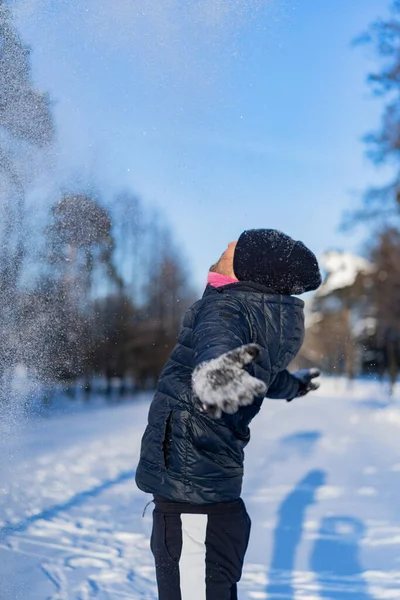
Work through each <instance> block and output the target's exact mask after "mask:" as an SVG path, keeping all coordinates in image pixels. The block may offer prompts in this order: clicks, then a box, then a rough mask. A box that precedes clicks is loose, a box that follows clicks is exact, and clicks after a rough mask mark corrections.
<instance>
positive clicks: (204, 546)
mask: <svg viewBox="0 0 400 600" xmlns="http://www.w3.org/2000/svg"><path fill="white" fill-rule="evenodd" d="M320 283H321V275H320V271H319V267H318V262H317V259H316V257H315V256H314V254H313V253H312V252H311V250H309V249H308V248H307V247H306V246H305V245H304V244H303V243H302V242H299V241H295V240H293V239H292V238H291V237H289V236H287V235H285V234H284V233H282V232H280V231H276V230H272V229H252V230H247V231H244V232H243V233H242V234H241V236H240V237H239V239H238V241H237V242H231V243H230V244H229V245H228V248H227V249H226V250H225V252H224V253H223V254H222V256H221V258H220V259H219V261H218V262H217V263H216V264H214V265H213V266H212V267H211V269H210V273H209V276H208V285H207V287H206V290H205V292H204V295H203V297H202V298H201V299H200V300H198V301H197V302H196V303H195V304H194V305H193V306H191V307H190V308H189V310H188V311H187V313H186V315H185V317H184V321H183V326H182V330H181V332H180V334H179V337H178V342H177V345H176V346H175V348H174V350H173V351H172V354H171V356H170V358H169V360H168V361H167V363H166V365H165V367H164V369H163V371H162V373H161V375H160V379H159V382H158V386H157V391H156V394H155V397H154V399H153V401H152V403H151V405H150V409H149V416H148V425H147V427H146V430H145V432H144V435H143V438H142V445H141V453H140V460H139V464H138V467H137V471H136V483H137V485H138V487H139V488H140V489H141V490H143V491H144V492H147V493H151V494H153V497H154V504H155V508H154V511H153V529H152V534H151V540H150V546H151V550H152V553H153V555H154V558H155V565H156V578H157V586H158V593H159V599H160V600H235V599H237V583H238V582H239V580H240V577H241V572H242V566H243V561H244V556H245V553H246V549H247V544H248V540H249V534H250V518H249V516H248V514H247V511H246V508H245V505H244V503H243V501H242V499H241V497H240V496H241V487H242V478H243V462H244V448H245V446H246V444H247V443H248V441H249V439H250V430H249V424H250V422H251V420H252V419H253V418H254V417H255V416H256V415H257V413H258V412H259V410H260V408H261V405H262V403H263V400H264V398H265V397H268V398H276V399H284V400H287V401H291V400H293V399H294V398H296V397H298V396H303V395H305V394H306V393H308V392H309V391H311V390H314V389H316V388H317V387H318V384H317V383H316V382H315V381H314V379H315V377H317V376H318V375H319V371H318V370H317V369H309V370H303V371H300V372H297V373H294V374H291V373H289V371H288V370H287V366H288V365H289V364H290V363H291V361H292V360H293V359H294V357H295V356H296V354H297V353H298V351H299V349H300V347H301V345H302V343H303V338H304V324H303V322H304V315H303V308H304V302H303V301H302V300H301V299H300V298H296V297H295V295H300V294H302V293H304V292H307V291H311V290H315V289H316V288H317V287H318V286H319V285H320Z"/></svg>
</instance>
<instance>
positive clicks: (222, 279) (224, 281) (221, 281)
mask: <svg viewBox="0 0 400 600" xmlns="http://www.w3.org/2000/svg"><path fill="white" fill-rule="evenodd" d="M237 281H238V280H237V279H233V277H227V276H226V275H220V274H219V273H212V272H211V271H210V272H209V273H208V278H207V283H208V285H212V287H222V286H223V285H228V283H237Z"/></svg>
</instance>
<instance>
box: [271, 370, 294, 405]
mask: <svg viewBox="0 0 400 600" xmlns="http://www.w3.org/2000/svg"><path fill="white" fill-rule="evenodd" d="M298 391H299V382H298V380H297V379H296V377H293V375H291V373H289V371H287V370H286V369H285V370H284V371H280V372H279V373H278V375H277V376H276V377H275V379H274V380H273V382H272V383H271V385H270V386H269V388H268V392H267V398H275V399H277V400H281V399H282V400H293V398H295V396H297V392H298Z"/></svg>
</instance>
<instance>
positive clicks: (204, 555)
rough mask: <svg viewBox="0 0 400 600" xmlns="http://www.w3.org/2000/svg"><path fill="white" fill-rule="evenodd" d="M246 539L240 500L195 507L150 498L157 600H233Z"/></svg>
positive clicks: (247, 527)
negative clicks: (152, 501)
mask: <svg viewBox="0 0 400 600" xmlns="http://www.w3.org/2000/svg"><path fill="white" fill-rule="evenodd" d="M249 535H250V517H249V516H248V514H247V512H246V508H245V505H244V503H243V501H242V500H236V501H234V502H221V503H218V504H213V505H205V506H195V505H190V504H184V503H178V502H168V501H163V500H160V499H156V500H155V509H154V512H153V531H152V535H151V550H152V552H153V554H154V558H155V563H156V576H157V585H158V594H159V596H158V597H159V600H237V589H236V584H237V582H238V581H239V580H240V577H241V575H242V567H243V561H244V555H245V553H246V550H247V544H248V541H249Z"/></svg>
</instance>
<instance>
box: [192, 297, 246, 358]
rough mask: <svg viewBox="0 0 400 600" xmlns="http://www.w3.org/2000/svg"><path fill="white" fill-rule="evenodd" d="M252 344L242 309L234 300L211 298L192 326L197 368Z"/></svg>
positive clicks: (230, 298) (205, 303) (231, 298)
mask: <svg viewBox="0 0 400 600" xmlns="http://www.w3.org/2000/svg"><path fill="white" fill-rule="evenodd" d="M250 342H251V339H250V327H249V324H248V321H247V318H246V315H245V314H244V311H243V307H242V305H241V304H240V302H238V301H237V300H236V299H235V298H233V297H229V299H228V298H227V297H226V296H225V297H224V298H219V297H215V296H211V297H210V298H209V299H208V300H207V301H206V302H204V304H203V306H202V307H201V308H200V309H199V311H198V313H197V315H196V318H195V320H194V324H193V351H194V361H195V362H194V365H193V366H194V367H197V365H199V364H200V363H202V362H204V361H206V360H211V359H213V358H218V357H219V356H221V355H222V354H225V352H230V351H231V350H234V349H235V348H238V347H239V346H242V345H243V344H248V343H250Z"/></svg>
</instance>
